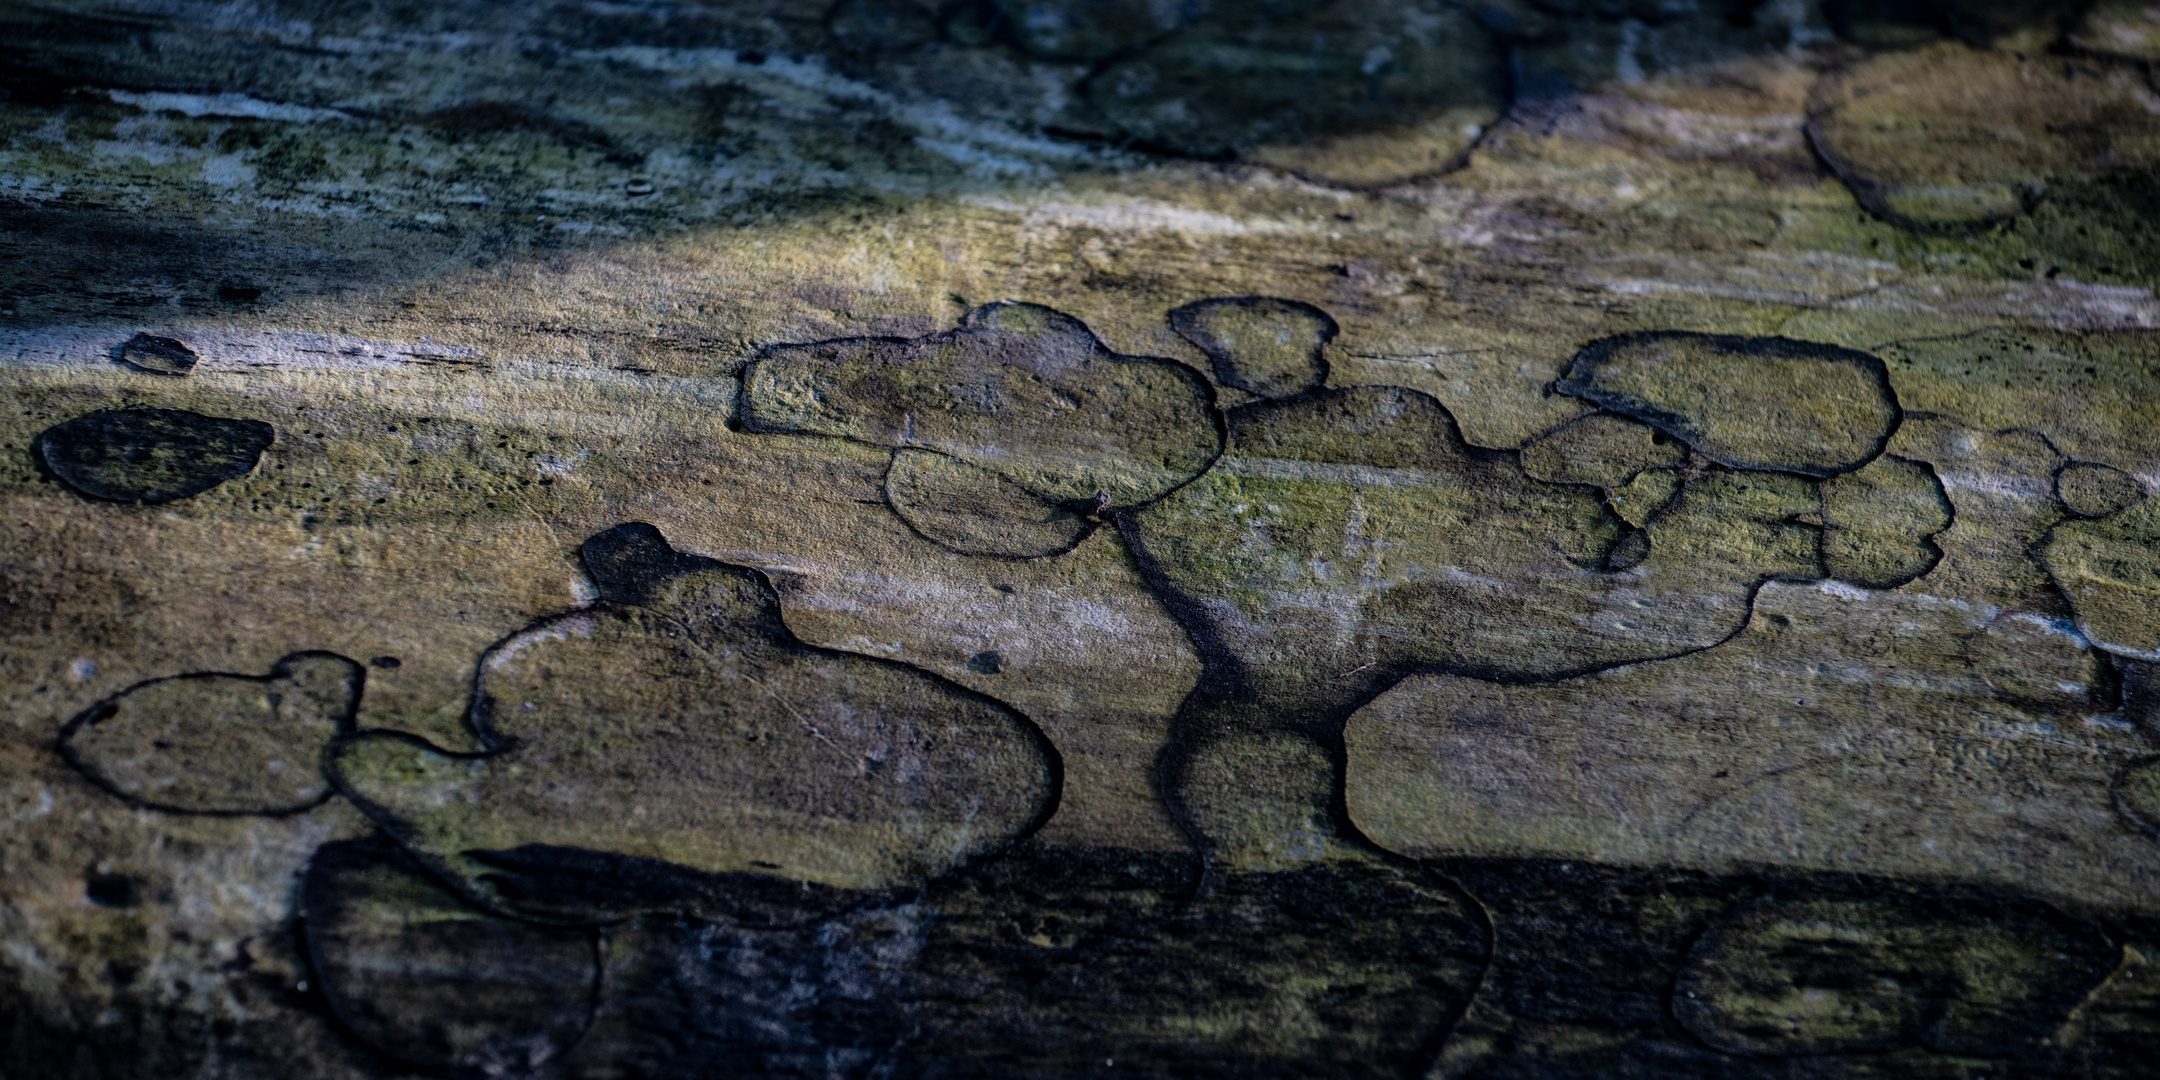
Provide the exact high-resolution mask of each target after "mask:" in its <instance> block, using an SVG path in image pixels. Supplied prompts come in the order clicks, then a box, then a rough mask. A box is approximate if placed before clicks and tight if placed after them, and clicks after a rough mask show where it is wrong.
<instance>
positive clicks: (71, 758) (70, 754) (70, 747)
mask: <svg viewBox="0 0 2160 1080" xmlns="http://www.w3.org/2000/svg"><path fill="white" fill-rule="evenodd" d="M313 657H325V658H328V659H332V660H342V661H344V662H345V663H346V664H347V665H348V666H349V667H350V669H351V670H350V672H349V673H348V674H347V676H346V685H347V686H349V687H351V688H352V697H351V699H350V704H349V705H347V706H346V709H345V712H344V714H343V715H341V716H339V717H337V719H336V723H337V734H335V735H333V736H331V738H330V739H329V741H328V742H327V743H325V744H324V747H323V754H324V756H323V759H322V761H321V762H320V763H318V765H317V767H318V768H320V769H322V770H323V774H324V776H325V778H326V779H327V778H329V764H330V759H329V753H330V747H332V746H334V745H336V744H337V742H338V740H340V739H343V738H344V737H345V736H347V735H350V734H352V733H353V732H354V731H355V728H354V726H353V725H354V721H355V719H356V718H357V717H358V716H359V714H360V695H361V694H362V692H364V691H365V690H366V688H367V667H366V665H364V664H361V663H359V662H358V661H355V660H353V659H352V658H351V657H347V656H341V655H339V654H337V653H334V652H329V651H327V650H323V649H306V650H302V651H300V652H296V653H289V654H287V655H285V656H283V657H280V658H279V659H278V662H277V663H276V664H274V665H272V666H271V668H270V673H269V674H267V675H235V674H233V673H231V672H226V671H196V672H190V673H188V674H186V675H167V676H165V677H163V678H158V679H144V680H143V681H141V682H139V683H136V684H134V685H133V686H130V687H128V688H127V689H125V690H122V691H120V692H118V693H116V694H113V695H111V696H109V697H106V698H105V699H104V700H102V701H99V702H98V703H97V704H95V705H92V706H90V707H89V708H88V709H85V710H83V711H82V712H80V713H78V714H76V716H75V718H74V719H72V720H69V721H68V722H67V724H66V725H65V726H64V727H62V728H61V729H60V735H59V738H58V739H57V740H56V743H55V747H54V748H55V749H56V750H58V751H59V753H60V756H61V757H62V758H65V759H66V760H67V763H68V764H69V765H70V766H72V767H73V768H74V769H75V771H76V772H79V773H81V774H82V775H83V777H84V778H85V779H87V780H89V781H90V782H91V783H93V784H96V785H97V786H98V787H100V788H103V789H105V791H107V792H109V793H111V794H112V795H114V796H115V797H117V798H119V799H120V800H121V801H122V802H125V803H127V804H129V805H130V806H138V807H142V808H144V809H147V810H161V811H164V812H166V813H171V814H200V815H203V816H205V817H290V816H292V815H294V814H304V813H306V812H308V811H310V810H313V809H315V808H316V807H318V806H321V805H322V804H323V803H325V802H328V801H329V800H330V797H331V796H333V795H336V794H337V790H336V788H335V787H334V786H333V787H331V788H327V789H325V790H324V791H323V793H322V794H321V795H318V796H316V797H315V798H314V799H312V800H310V801H308V802H306V803H303V804H300V805H298V806H289V807H284V808H282V809H276V810H190V809H188V808H186V807H182V806H171V805H167V804H164V803H158V802H153V801H151V800H149V799H144V798H141V797H139V796H135V795H130V794H128V793H127V792H124V791H121V790H120V789H119V788H118V787H116V786H114V785H113V783H112V782H111V781H109V780H107V779H105V778H104V777H103V776H100V775H99V774H98V772H97V770H96V769H94V768H92V767H91V766H90V765H89V763H87V762H85V761H83V759H82V757H81V755H80V754H78V753H77V752H76V750H75V746H74V744H73V743H72V742H71V741H70V740H72V739H73V738H74V736H75V733H76V732H77V731H80V730H82V729H83V728H84V727H86V726H88V725H91V724H95V723H97V722H99V721H101V720H104V719H105V718H107V717H109V716H112V715H113V714H114V713H115V712H117V711H118V707H117V706H116V705H115V704H114V703H115V702H117V701H119V700H120V699H121V698H124V697H126V696H128V695H129V694H132V693H134V692H135V691H137V690H140V689H142V688H143V687H146V686H153V685H155V684H157V683H165V682H178V681H180V680H182V679H246V680H248V681H249V682H262V683H266V682H274V681H276V680H277V679H278V678H279V677H280V676H282V675H284V674H286V673H287V672H288V671H290V665H291V664H292V662H293V661H295V660H300V659H303V658H313ZM333 783H334V781H333Z"/></svg>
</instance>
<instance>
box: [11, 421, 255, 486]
mask: <svg viewBox="0 0 2160 1080" xmlns="http://www.w3.org/2000/svg"><path fill="white" fill-rule="evenodd" d="M125 413H151V414H157V415H161V416H166V417H187V418H188V420H187V421H183V422H187V423H192V422H193V421H196V420H209V421H215V422H217V423H220V424H232V425H239V426H240V428H241V429H242V430H245V431H247V432H248V434H249V435H250V436H252V437H253V438H251V439H250V441H253V439H260V440H261V443H262V445H260V446H257V447H256V448H255V450H254V452H253V454H251V455H250V456H249V459H248V467H247V468H245V469H243V470H241V471H239V472H236V473H233V474H232V475H230V476H221V477H219V478H218V479H216V480H215V481H212V482H211V483H208V484H205V485H203V486H201V487H199V488H196V489H195V490H193V491H185V492H182V493H180V494H178V495H173V496H170V497H168V498H163V499H146V498H140V497H138V498H121V497H117V496H112V495H99V494H97V493H95V492H92V491H86V490H84V489H83V488H82V487H81V486H80V485H79V484H77V483H76V482H75V481H74V480H71V479H69V478H68V475H67V473H66V472H63V471H62V470H61V467H60V465H58V464H56V463H55V462H54V461H53V460H52V454H53V449H52V446H51V444H50V443H49V442H48V441H47V439H48V437H49V436H51V435H52V433H53V432H55V431H59V430H60V429H62V428H65V427H68V426H69V425H72V424H79V423H82V422H83V421H85V420H90V419H92V418H94V417H101V416H105V415H108V414H125ZM276 444H277V429H276V428H275V427H273V426H271V425H270V424H269V423H268V422H266V421H262V420H249V419H244V418H235V417H225V416H205V415H203V414H202V413H198V412H189V411H188V410H185V409H155V408H127V409H99V410H96V411H95V412H87V413H84V414H83V415H81V416H78V417H75V418H73V419H70V420H63V421H61V422H60V423H57V424H54V425H52V426H51V427H48V428H46V429H45V430H43V431H40V432H38V433H37V437H36V438H34V439H32V440H31V441H30V456H31V459H32V463H33V464H35V465H36V466H37V468H38V471H39V472H41V473H44V474H46V475H49V476H51V477H52V478H53V479H55V480H57V481H59V482H60V483H61V484H62V485H63V486H65V487H66V488H67V489H68V490H69V491H72V492H74V493H76V494H77V495H81V496H82V497H84V498H86V499H95V500H97V501H99V502H116V503H132V504H135V505H141V506H160V505H163V504H165V503H170V502H179V501H180V500H182V499H192V498H194V497H195V496H197V495H201V494H203V493H204V492H207V491H211V490H213V489H215V488H217V487H218V486H220V485H222V484H227V483H230V482H232V481H234V480H238V479H240V478H241V477H243V476H246V475H248V474H249V473H252V472H254V471H255V469H256V468H257V467H258V466H260V465H261V464H262V456H263V451H265V450H268V449H270V448H271V447H272V446H275V445H276Z"/></svg>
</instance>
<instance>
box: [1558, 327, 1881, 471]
mask: <svg viewBox="0 0 2160 1080" xmlns="http://www.w3.org/2000/svg"><path fill="white" fill-rule="evenodd" d="M1554 388H1555V389H1557V390H1559V391H1560V392H1561V393H1563V394H1568V395H1570V396H1573V397H1579V398H1582V399H1584V400H1586V401H1590V402H1594V403H1596V404H1598V405H1602V406H1604V407H1605V408H1608V409H1611V410H1612V411H1614V412H1617V413H1621V414H1623V415H1626V416H1632V417H1635V418H1636V419H1638V420H1642V421H1643V422H1645V423H1648V424H1651V425H1653V426H1655V427H1658V428H1661V429H1663V430H1664V431H1666V432H1668V433H1670V434H1672V435H1674V436H1677V437H1679V438H1681V439H1683V440H1685V441H1687V442H1688V443H1689V444H1690V445H1692V446H1693V447H1694V448H1695V449H1696V450H1698V451H1700V452H1701V453H1702V454H1703V455H1704V456H1706V457H1708V458H1710V459H1711V460H1713V461H1717V462H1719V463H1720V464H1724V465H1730V466H1732V467H1734V468H1739V469H1767V470H1774V471H1779V472H1793V473H1799V474H1801V475H1803V476H1835V475H1837V474H1839V473H1844V472H1851V471H1852V470H1854V469H1857V468H1859V467H1860V466H1862V465H1865V464H1867V463H1868V462H1869V461H1872V460H1874V459H1875V457H1876V456H1877V455H1879V454H1881V453H1882V451H1883V447H1884V446H1885V445H1886V444H1887V443H1888V441H1889V438H1890V434H1891V433H1892V432H1893V431H1895V430H1897V426H1898V420H1899V417H1900V415H1901V414H1900V412H1899V410H1898V405H1897V397H1896V395H1895V394H1894V393H1892V391H1891V389H1890V380H1889V374H1888V371H1887V369H1886V368H1885V367H1884V365H1883V362H1882V361H1881V360H1880V359H1878V358H1877V357H1874V356H1871V355H1869V354H1867V353H1863V352H1856V351H1854V350H1852V349H1841V348H1838V347H1837V346H1834V345H1822V344H1817V343H1814V342H1807V341H1795V340H1793V339H1791V338H1776V337H1758V338H1749V337H1736V336H1732V335H1726V334H1697V333H1689V332H1683V331H1657V332H1651V333H1640V334H1623V335H1620V336H1618V337H1611V338H1606V339H1604V340H1602V341H1598V342H1595V343H1593V344H1592V345H1591V346H1590V347H1589V348H1586V349H1584V350H1583V351H1582V352H1581V353H1578V354H1577V355H1576V357H1575V362H1574V364H1573V365H1571V366H1570V368H1569V369H1568V373H1567V376H1566V377H1565V378H1563V379H1561V380H1560V381H1559V382H1557V383H1556V384H1554Z"/></svg>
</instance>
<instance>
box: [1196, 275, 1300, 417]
mask: <svg viewBox="0 0 2160 1080" xmlns="http://www.w3.org/2000/svg"><path fill="white" fill-rule="evenodd" d="M1170 327H1171V329H1174V330H1176V331H1177V332H1178V334H1179V335H1180V336H1182V337H1184V338H1185V340H1187V341H1190V342H1192V343H1193V344H1194V345H1197V346H1199V347H1200V351H1201V352H1204V353H1206V354H1208V359H1210V360H1212V361H1214V365H1215V378H1216V379H1217V380H1219V381H1221V382H1222V383H1223V384H1224V385H1226V386H1234V387H1236V388H1237V389H1239V390H1243V391H1246V392H1247V393H1252V394H1258V395H1259V396H1261V397H1264V398H1284V397H1291V396H1294V395H1297V394H1302V393H1304V392H1306V391H1308V390H1316V389H1319V388H1320V386H1321V385H1323V384H1324V383H1326V382H1327V374H1328V366H1327V360H1326V358H1325V357H1324V356H1322V354H1321V350H1322V349H1323V347H1325V346H1326V345H1327V343H1328V342H1330V341H1333V340H1334V339H1335V334H1336V326H1335V320H1334V319H1332V318H1330V317H1328V314H1327V312H1324V311H1322V310H1320V309H1319V308H1316V307H1314V306H1312V305H1311V304H1305V303H1299V302H1298V301H1296V300H1279V299H1276V298H1275V297H1272V296H1232V297H1218V298H1216V299H1213V300H1200V301H1196V302H1194V303H1190V304H1187V305H1185V306H1184V307H1181V308H1178V309H1177V310H1176V311H1173V312H1171V313H1170Z"/></svg>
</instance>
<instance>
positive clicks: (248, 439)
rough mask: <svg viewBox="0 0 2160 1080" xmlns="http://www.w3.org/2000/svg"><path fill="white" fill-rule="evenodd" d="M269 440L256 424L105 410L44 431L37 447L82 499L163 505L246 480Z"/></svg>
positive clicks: (171, 412) (174, 412)
mask: <svg viewBox="0 0 2160 1080" xmlns="http://www.w3.org/2000/svg"><path fill="white" fill-rule="evenodd" d="M275 437H276V435H275V432H274V431H273V430H272V428H271V427H270V425H269V424H266V423H263V422H262V421H260V420H231V419H226V418H224V417H217V416H204V415H202V414H200V413H192V412H184V411H181V410H179V409H105V410H100V411H98V412H94V413H91V414H89V415H88V416H79V417H76V418H75V419H73V420H69V421H66V422H65V423H60V424H55V425H53V426H52V427H50V428H47V429H45V432H44V434H42V435H40V436H39V437H38V447H39V450H40V452H41V454H42V455H43V457H44V459H45V464H46V466H47V467H48V468H50V469H52V472H53V475H54V476H57V477H59V478H60V480H61V481H62V482H63V483H65V484H67V486H69V487H71V488H74V489H75V490H76V491H78V492H81V493H82V494H84V495H88V496H90V497H91V498H95V499H110V500H112V501H114V502H146V503H162V502H172V501H173V500H175V499H185V498H187V497H189V496H191V495H200V494H202V493H203V492H205V491H208V490H210V489H211V488H214V487H216V486H218V485H219V484H222V483H224V482H226V481H227V480H234V479H238V478H239V477H242V476H246V475H247V474H248V473H250V472H252V471H254V469H255V465H256V463H257V462H258V461H260V460H261V459H262V453H263V451H264V450H267V449H269V447H270V444H271V442H272V441H273V440H274V439H275Z"/></svg>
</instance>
